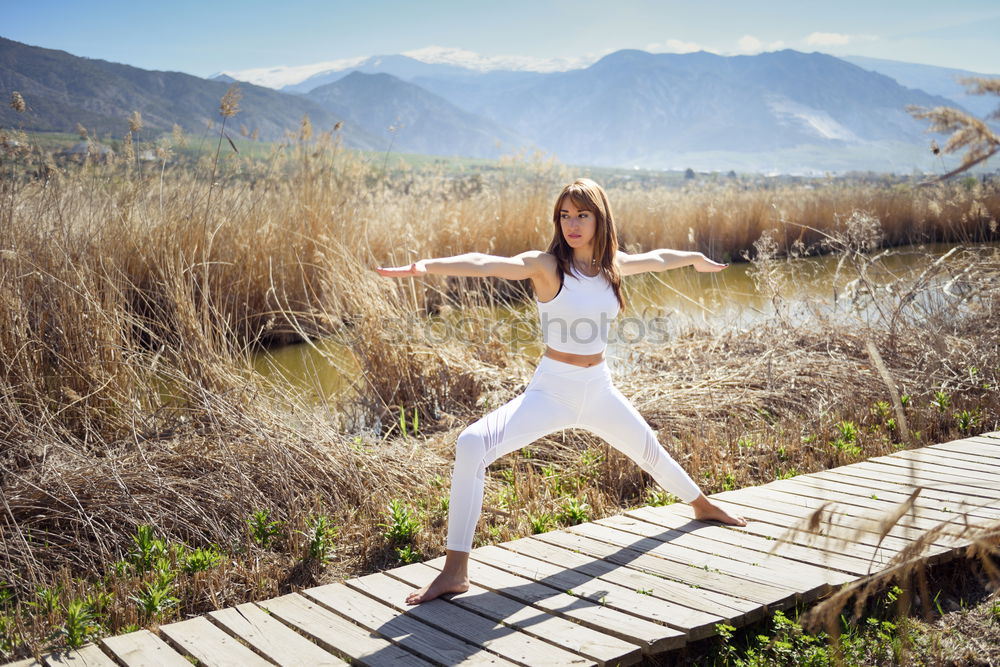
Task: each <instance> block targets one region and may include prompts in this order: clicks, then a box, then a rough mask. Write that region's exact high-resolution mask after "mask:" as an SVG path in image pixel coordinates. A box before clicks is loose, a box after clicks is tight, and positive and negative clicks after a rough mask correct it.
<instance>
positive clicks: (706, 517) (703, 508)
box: [691, 495, 747, 526]
mask: <svg viewBox="0 0 1000 667" xmlns="http://www.w3.org/2000/svg"><path fill="white" fill-rule="evenodd" d="M691 507H692V508H693V509H694V518H695V519H697V520H699V521H721V522H722V523H724V524H727V525H730V526H745V525H747V520H746V519H745V518H744V517H741V516H734V515H732V514H730V513H729V512H727V511H726V510H724V509H722V508H721V507H719V506H718V505H716V504H715V503H713V502H712V501H711V500H709V499H708V498H706V497H705V496H704V495H702V496H701V497H700V498H698V499H697V500H695V501H694V502H693V503H691Z"/></svg>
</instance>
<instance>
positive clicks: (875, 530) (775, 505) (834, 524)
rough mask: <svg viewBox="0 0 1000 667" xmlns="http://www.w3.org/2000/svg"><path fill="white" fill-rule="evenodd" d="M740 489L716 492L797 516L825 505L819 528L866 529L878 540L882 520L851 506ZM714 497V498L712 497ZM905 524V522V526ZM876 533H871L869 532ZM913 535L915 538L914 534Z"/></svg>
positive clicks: (804, 516)
mask: <svg viewBox="0 0 1000 667" xmlns="http://www.w3.org/2000/svg"><path fill="white" fill-rule="evenodd" d="M741 491H743V493H739V494H736V493H734V492H731V491H730V492H726V493H722V494H719V497H717V499H718V500H723V501H726V502H732V503H734V504H737V505H740V506H743V507H747V508H751V509H752V508H760V509H765V510H770V511H773V512H782V513H785V514H790V515H793V516H796V517H799V518H800V519H807V518H808V517H810V516H811V515H812V514H813V513H814V512H815V511H816V510H817V509H818V508H819V507H821V506H823V505H824V504H825V505H826V509H825V516H824V517H823V518H822V520H821V521H820V522H819V524H818V526H819V528H820V530H821V531H824V530H826V529H827V528H830V529H833V528H840V529H842V530H847V531H857V532H858V533H859V534H861V533H867V534H868V537H869V538H870V539H873V540H875V541H876V542H877V540H878V535H879V534H881V532H882V531H881V522H880V521H879V520H878V519H875V518H871V517H862V516H856V514H857V512H856V511H853V512H852V508H849V507H842V506H839V505H837V504H836V503H833V502H830V503H822V502H816V503H810V502H809V501H808V499H806V498H802V497H801V496H790V495H788V494H780V493H779V492H778V491H777V490H773V489H763V490H762V489H758V488H756V487H752V488H747V489H741ZM713 499H715V498H713ZM904 527H905V526H904ZM873 535H874V536H875V537H872V536H873ZM914 539H915V538H914Z"/></svg>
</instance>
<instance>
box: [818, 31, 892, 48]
mask: <svg viewBox="0 0 1000 667" xmlns="http://www.w3.org/2000/svg"><path fill="white" fill-rule="evenodd" d="M876 39H878V36H877V35H845V34H843V33H839V32H814V33H812V34H810V35H808V36H807V37H806V38H805V39H804V40H803V41H804V42H805V43H806V45H807V46H847V45H848V44H851V43H853V42H873V41H875V40H876Z"/></svg>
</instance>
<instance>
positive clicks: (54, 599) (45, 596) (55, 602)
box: [28, 586, 62, 615]
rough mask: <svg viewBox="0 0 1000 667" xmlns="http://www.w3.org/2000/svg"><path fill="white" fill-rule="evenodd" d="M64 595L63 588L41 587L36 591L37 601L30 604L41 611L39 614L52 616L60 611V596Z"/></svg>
mask: <svg viewBox="0 0 1000 667" xmlns="http://www.w3.org/2000/svg"><path fill="white" fill-rule="evenodd" d="M60 593H62V586H53V587H51V588H45V587H42V586H39V587H38V588H37V589H36V590H35V599H34V600H33V601H32V602H29V603H28V604H29V605H30V606H32V607H34V608H35V609H37V610H38V611H39V613H42V614H46V615H52V614H54V613H55V612H56V611H57V610H58V609H59V594H60Z"/></svg>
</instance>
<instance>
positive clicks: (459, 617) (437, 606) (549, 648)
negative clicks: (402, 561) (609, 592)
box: [344, 573, 595, 667]
mask: <svg viewBox="0 0 1000 667" xmlns="http://www.w3.org/2000/svg"><path fill="white" fill-rule="evenodd" d="M344 584H345V585H346V586H348V587H350V588H353V589H355V590H357V591H358V592H360V593H363V594H365V595H368V596H370V597H372V598H375V599H376V600H382V601H384V602H385V603H386V604H388V605H390V606H391V607H392V608H393V609H395V610H396V611H397V612H404V613H405V614H406V615H407V616H411V617H413V618H415V619H418V620H420V621H422V622H424V623H426V624H427V625H430V626H433V627H434V628H436V629H438V630H440V631H442V632H444V633H446V634H450V635H454V636H455V637H458V638H459V639H462V640H464V641H467V642H469V643H471V644H475V645H476V646H479V647H482V648H483V649H489V650H490V651H492V652H493V653H496V654H497V655H500V656H502V657H504V658H506V659H507V660H510V661H511V662H514V663H517V664H519V665H525V667H531V666H532V665H551V666H553V667H555V666H556V665H594V664H595V662H594V661H593V660H589V659H587V658H584V657H583V656H582V655H580V654H578V653H571V652H570V651H566V650H564V649H562V648H559V647H557V646H554V645H552V644H549V643H546V642H543V641H541V640H539V639H535V638H534V637H532V636H530V635H526V634H523V633H521V632H518V631H517V630H514V629H512V628H510V627H509V626H506V625H504V624H502V623H496V622H494V621H491V620H489V619H487V618H485V617H483V616H480V615H479V614H475V613H473V612H471V611H467V610H465V609H463V608H461V607H458V606H456V605H453V604H451V603H449V602H447V601H445V600H441V599H437V600H430V601H429V602H424V603H422V604H418V605H412V606H411V605H407V604H406V603H405V602H403V600H405V599H406V595H407V594H408V593H409V592H410V591H411V590H412V589H411V588H410V587H409V586H407V585H406V584H404V583H403V582H402V581H399V580H398V579H394V578H392V577H390V576H388V575H386V574H383V573H377V574H370V575H367V576H364V577H359V578H357V579H351V580H348V581H345V582H344Z"/></svg>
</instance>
